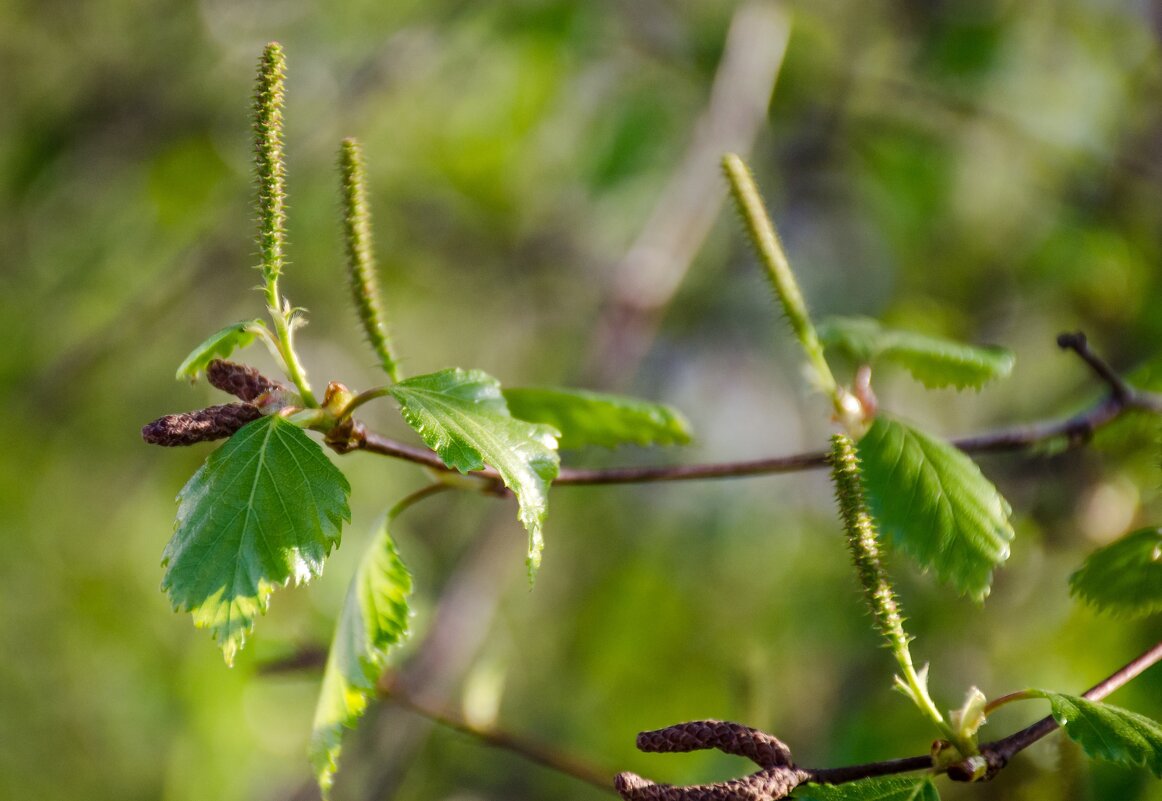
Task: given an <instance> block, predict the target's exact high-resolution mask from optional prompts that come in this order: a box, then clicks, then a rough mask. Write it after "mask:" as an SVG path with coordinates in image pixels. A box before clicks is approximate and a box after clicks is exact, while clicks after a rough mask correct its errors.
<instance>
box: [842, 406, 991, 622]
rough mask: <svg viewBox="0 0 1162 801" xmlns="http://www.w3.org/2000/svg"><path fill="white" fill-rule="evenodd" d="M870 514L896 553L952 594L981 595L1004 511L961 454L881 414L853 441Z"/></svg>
mask: <svg viewBox="0 0 1162 801" xmlns="http://www.w3.org/2000/svg"><path fill="white" fill-rule="evenodd" d="M858 451H859V459H860V463H861V466H862V473H863V481H864V486H865V488H866V490H867V494H868V505H869V506H870V508H871V512H872V515H873V516H874V517H875V519H876V521H877V522H878V524H879V526H880V529H881V531H883V532H884V533H885V534H886V535H887V536H888V537H889V538H891V540H892V541H893V543H894V544H895V545H896V547H898V548H899V549H900V550H902V551H904V552H905V553H907V554H908V555H909V556H911V557H912V558H913V559H914V560H916V562H917V563H919V565H920V566H921V567H922V568H924V569H931V570H933V571H934V572H935V573H936V575H937V576H938V577H939V578H940V579H941V580H942V581H945V582H947V583H949V584H951V585H952V586H953V587H955V588H956V589H957V590H958V591H959V592H961V593H964V594H966V595H969V596H971V597H973V598H975V599H978V600H980V599H983V598H984V597H985V596H987V595H988V592H989V587H990V584H991V582H992V572H993V569H994V568H996V567H998V566H999V565H1000V564H1002V563H1003V562H1004V561H1005V560H1006V559H1007V558H1008V556H1009V543H1010V542H1012V540H1013V536H1014V534H1013V528H1012V525H1011V524H1010V523H1009V515H1010V513H1011V511H1012V509H1011V508H1010V506H1009V504H1008V502H1007V501H1006V500H1005V499H1004V497H1003V496H1001V494H1000V492H998V491H997V488H996V487H995V486H993V484H992V483H991V482H990V481H989V480H988V479H987V478H985V477H984V475H983V474H982V473H981V471H980V468H979V467H977V466H976V463H975V462H973V461H972V459H970V458H969V457H968V456H967V455H965V454H964V453H963V452H962V451H960V450H958V449H957V448H955V447H954V446H952V445H950V444H949V443H947V442H945V441H943V440H940V439H936V438H935V437H931V436H929V435H928V434H925V433H924V432H922V431H920V430H919V429H917V428H914V427H912V426H908V425H906V424H904V423H902V422H900V421H898V420H894V419H892V418H890V417H886V416H883V415H881V416H880V417H878V418H876V421H875V422H874V423H873V424H872V426H871V428H870V429H868V432H867V433H866V434H865V435H864V436H863V438H862V439H860V441H859V444H858Z"/></svg>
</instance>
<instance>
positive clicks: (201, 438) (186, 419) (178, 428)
mask: <svg viewBox="0 0 1162 801" xmlns="http://www.w3.org/2000/svg"><path fill="white" fill-rule="evenodd" d="M259 417H262V412H261V411H260V410H259V408H258V407H257V406H254V405H252V404H249V403H227V404H224V405H222V406H210V407H208V408H205V409H198V410H197V411H196V412H182V413H181V414H167V415H166V416H165V417H159V418H158V419H156V420H154V421H153V422H152V423H147V424H146V425H145V426H144V427H143V428H142V429H141V438H142V439H144V440H145V441H146V442H148V443H149V444H151V445H164V446H167V447H172V446H177V445H193V444H195V443H198V442H208V441H210V440H215V439H225V438H226V437H229V436H230V435H231V434H233V433H234V432H235V431H237V430H238V429H240V428H242V426H244V425H246V424H247V423H249V422H251V421H252V420H257V419H258V418H259Z"/></svg>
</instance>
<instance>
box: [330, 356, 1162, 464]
mask: <svg viewBox="0 0 1162 801" xmlns="http://www.w3.org/2000/svg"><path fill="white" fill-rule="evenodd" d="M1058 343H1059V345H1060V346H1061V347H1062V348H1066V349H1069V350H1072V351H1074V352H1075V353H1077V354H1078V356H1080V357H1081V358H1082V360H1084V361H1085V363H1086V364H1087V365H1089V367H1090V368H1091V369H1093V371H1094V373H1095V374H1096V375H1097V376H1098V377H1099V378H1100V379H1101V380H1102V381H1103V382H1104V383H1105V384H1106V385H1107V386H1109V388H1110V393H1109V394H1108V395H1107V396H1106V397H1104V398H1102V399H1100V400H1099V401H1097V402H1096V403H1094V404H1093V405H1091V406H1090V407H1089V408H1087V409H1085V410H1083V411H1081V412H1079V413H1078V414H1076V415H1073V416H1072V417H1068V418H1065V419H1063V420H1053V421H1048V422H1041V423H1032V424H1029V425H1023V426H1014V427H1011V428H1006V429H1001V430H999V431H992V432H988V433H985V434H978V435H974V436H969V437H960V438H957V439H953V440H952V444H953V445H955V446H956V447H958V448H960V449H961V450H963V451H965V452H967V453H997V452H1004V451H1020V450H1027V449H1029V448H1033V447H1036V446H1037V445H1040V444H1042V443H1044V442H1047V441H1049V440H1053V439H1058V438H1064V439H1065V440H1066V443H1067V445H1068V446H1069V447H1075V446H1077V445H1080V444H1082V443H1084V442H1085V441H1087V440H1088V439H1089V438H1090V437H1092V436H1093V434H1094V432H1096V431H1097V430H1098V429H1100V428H1102V427H1103V426H1106V425H1108V424H1109V423H1111V422H1113V421H1114V420H1115V419H1117V418H1118V417H1120V416H1122V415H1123V414H1125V413H1127V412H1131V411H1146V412H1151V413H1154V414H1162V395H1158V394H1156V393H1152V392H1145V391H1143V390H1138V389H1134V388H1133V387H1130V386H1129V385H1128V384H1126V383H1125V381H1124V380H1123V379H1122V378H1121V376H1119V375H1118V374H1117V373H1116V372H1115V371H1114V370H1113V368H1112V367H1110V366H1109V365H1108V364H1107V363H1106V362H1105V361H1104V360H1102V359H1101V358H1100V357H1099V356H1097V355H1096V354H1095V353H1093V351H1092V350H1090V349H1089V346H1088V344H1087V342H1086V340H1085V336H1084V335H1083V334H1080V333H1075V334H1062V335H1061V336H1060V337H1059V338H1058ZM348 449H349V450H364V451H367V452H369V453H377V454H380V455H383V456H391V457H395V458H398V459H405V460H407V461H411V462H415V463H417V464H422V465H424V466H425V467H430V468H432V469H434V470H439V471H441V472H451V469H450V468H448V467H447V466H446V465H444V463H443V462H442V461H441V460H440V457H439V456H437V455H436V454H435V453H433V452H432V451H430V450H428V449H426V448H419V447H415V446H413V445H407V444H404V443H402V442H397V441H395V440H392V439H389V438H387V437H384V436H382V435H380V434H377V433H375V432H373V431H365V430H359V431H358V432H357V435H356V438H355V440H354V441H353V442H352V443H351V445H350V447H349V448H348ZM826 465H827V454H826V453H825V452H824V451H808V452H805V453H798V454H792V455H789V456H775V457H767V458H762V459H752V460H736V461H729V462H716V463H705V464H686V465H651V466H645V467H606V468H577V467H562V468H561V470H560V473H559V474H558V475H557V478H556V479H555V480H554V481H553V484H554V486H580V485H594V484H642V483H652V482H660V481H691V480H700V479H716V478H743V477H747V476H760V475H774V474H779V473H792V472H799V471H803V470H813V469H818V468H821V467H825V466H826ZM471 475H472V476H474V477H478V478H480V479H482V480H483V481H486V482H491V483H493V484H496V483H499V482H500V474H499V473H497V472H496V470H494V469H493V468H491V467H486V468H484V469H483V470H480V471H477V472H474V473H472V474H471Z"/></svg>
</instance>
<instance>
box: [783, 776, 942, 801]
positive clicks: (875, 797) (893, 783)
mask: <svg viewBox="0 0 1162 801" xmlns="http://www.w3.org/2000/svg"><path fill="white" fill-rule="evenodd" d="M794 797H795V798H800V799H804V801H806V799H811V801H940V793H938V792H936V785H935V784H933V783H932V779H930V778H929V777H927V776H924V777H921V778H919V779H917V778H916V777H915V776H880V777H877V778H874V779H862V780H860V781H856V782H847V783H846V784H834V785H833V784H805V785H802V786H801V787H800V788H799V789H798V790H796V791H795V796H794Z"/></svg>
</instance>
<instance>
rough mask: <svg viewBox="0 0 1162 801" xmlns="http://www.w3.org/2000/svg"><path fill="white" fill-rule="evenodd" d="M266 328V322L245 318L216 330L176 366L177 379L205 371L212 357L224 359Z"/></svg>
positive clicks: (191, 376) (243, 346) (196, 375)
mask: <svg viewBox="0 0 1162 801" xmlns="http://www.w3.org/2000/svg"><path fill="white" fill-rule="evenodd" d="M264 330H266V323H264V322H262V320H258V319H254V320H245V321H243V322H241V323H234V324H233V325H228V326H226V327H225V328H223V329H222V330H221V331H216V332H215V333H213V334H211V335H210V336H209V337H207V338H206V341H205V342H203V343H202V344H201V345H198V347H196V348H194V349H193V350H192V351H191V352H190V355H189V356H187V357H186V360H185V361H184V362H182V363H181V366H180V367H178V372H177V379H178V380H179V381H180V380H182V379H183V378H188V379H190V380H191V381H192V380H193V379H195V378H197V377H198V376H199V375H200V374H201V373H203V372H205V370H206V367H207V365H209V364H210V362H212V361H214V359H225V358H227V357H229V356H230V354H231V353H233V352H234V351H236V350H238V349H239V348H245V347H246V346H247V345H249V344H250V343H251V342H253V341H254V338H255V337H256V336H258V335H259V334H260V333H262V332H263V331H264Z"/></svg>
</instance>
